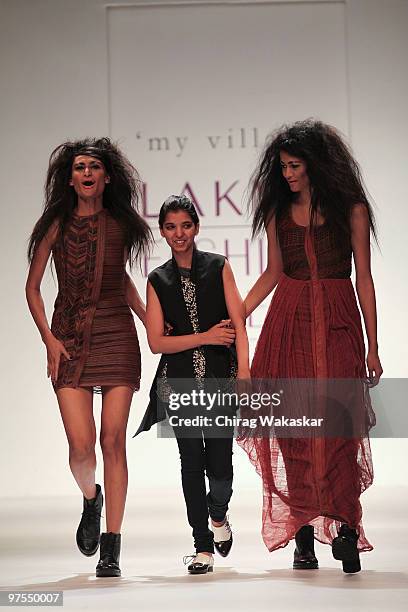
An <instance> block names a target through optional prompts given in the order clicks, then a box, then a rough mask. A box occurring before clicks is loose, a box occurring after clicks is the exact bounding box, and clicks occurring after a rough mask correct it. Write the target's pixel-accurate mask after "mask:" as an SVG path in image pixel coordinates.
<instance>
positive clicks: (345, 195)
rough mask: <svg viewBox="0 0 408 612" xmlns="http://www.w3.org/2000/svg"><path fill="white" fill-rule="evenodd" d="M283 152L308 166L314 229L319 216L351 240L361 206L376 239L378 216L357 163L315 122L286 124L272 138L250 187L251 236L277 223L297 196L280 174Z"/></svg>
mask: <svg viewBox="0 0 408 612" xmlns="http://www.w3.org/2000/svg"><path fill="white" fill-rule="evenodd" d="M281 151H285V152H286V153H288V154H289V155H293V156H294V157H299V158H301V159H302V160H303V161H304V162H305V163H306V172H307V175H308V178H309V182H310V189H311V224H312V225H313V224H314V223H315V220H316V215H317V213H318V212H320V214H321V215H322V216H323V217H324V218H325V221H326V222H327V223H328V224H329V225H330V226H331V227H332V228H333V229H335V230H337V232H338V235H339V237H340V236H343V237H345V236H348V237H350V234H351V229H350V216H351V211H352V208H353V206H354V205H355V204H358V203H360V204H364V205H365V206H366V208H367V213H368V217H369V222H370V229H371V232H372V234H373V236H374V238H375V240H376V241H377V231H376V226H375V218H374V213H373V210H372V207H371V205H370V203H369V201H368V196H367V193H366V189H365V188H364V186H363V180H362V177H361V173H360V168H359V166H358V163H357V162H356V160H355V159H354V157H353V155H352V153H351V151H350V149H349V147H348V146H347V145H346V143H345V142H344V140H343V139H342V137H341V136H340V134H339V132H338V131H337V130H336V129H335V128H334V127H332V126H330V125H327V124H325V123H322V122H321V121H315V120H313V119H307V120H305V121H297V122H296V123H294V124H292V125H283V126H282V127H281V128H279V129H278V130H277V131H276V132H274V133H273V134H271V136H270V137H269V139H268V141H267V144H266V147H265V150H264V153H263V155H262V157H261V160H260V163H259V165H258V167H257V168H256V170H255V172H254V174H253V176H252V179H251V183H250V200H249V207H250V208H251V209H252V212H253V215H254V216H253V222H252V235H253V237H254V236H256V235H257V234H259V233H260V232H261V231H262V230H263V229H264V228H265V227H266V226H267V225H268V223H269V221H270V220H271V219H272V218H273V217H275V219H276V224H278V222H279V220H280V219H281V218H282V216H283V215H285V214H286V212H287V210H288V208H289V206H290V204H291V203H292V202H293V201H294V200H295V198H296V194H293V193H292V192H291V190H290V187H289V185H288V183H287V181H286V180H285V178H284V177H283V175H282V168H281V164H280V155H279V154H280V152H281Z"/></svg>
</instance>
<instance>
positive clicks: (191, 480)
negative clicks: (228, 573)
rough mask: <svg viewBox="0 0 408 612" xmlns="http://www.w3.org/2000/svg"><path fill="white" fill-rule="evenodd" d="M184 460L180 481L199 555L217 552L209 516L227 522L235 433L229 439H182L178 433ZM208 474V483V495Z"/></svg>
mask: <svg viewBox="0 0 408 612" xmlns="http://www.w3.org/2000/svg"><path fill="white" fill-rule="evenodd" d="M175 433H176V437H177V444H178V447H179V451H180V460H181V481H182V485H183V493H184V499H185V502H186V506H187V518H188V522H189V524H190V526H191V527H192V529H193V538H194V547H195V549H196V552H197V553H198V552H214V535H213V532H212V531H210V530H209V528H208V516H211V518H212V519H213V520H214V521H216V522H221V521H223V520H224V518H225V515H226V514H227V510H228V502H229V500H230V499H231V495H232V477H233V469H232V432H231V437H228V438H210V437H209V438H206V437H205V432H204V435H203V437H202V438H185V437H180V434H179V433H178V432H177V431H176V432H175ZM205 473H206V474H207V477H208V482H209V489H210V490H209V493H208V495H207V494H206V487H205Z"/></svg>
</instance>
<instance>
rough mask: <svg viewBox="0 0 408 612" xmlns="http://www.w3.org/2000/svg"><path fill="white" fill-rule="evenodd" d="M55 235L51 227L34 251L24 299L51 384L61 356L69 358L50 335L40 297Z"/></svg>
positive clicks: (54, 379) (59, 343)
mask: <svg viewBox="0 0 408 612" xmlns="http://www.w3.org/2000/svg"><path fill="white" fill-rule="evenodd" d="M56 234H57V226H56V225H53V226H52V227H51V228H50V230H49V231H48V233H47V235H46V236H45V237H44V238H43V240H42V241H41V242H40V244H39V245H38V247H37V248H36V250H35V253H34V256H33V259H32V262H31V265H30V270H29V273H28V278H27V282H26V297H27V302H28V307H29V309H30V312H31V314H32V317H33V319H34V322H35V324H36V326H37V328H38V331H39V332H40V335H41V338H42V341H43V342H44V344H45V346H46V347H47V363H48V367H47V376H51V379H52V381H53V382H55V381H56V380H57V378H58V368H59V362H60V358H61V354H63V355H65V357H66V358H67V359H69V358H70V356H69V354H68V352H67V351H66V350H65V347H64V345H63V344H62V342H60V341H59V340H57V339H56V338H55V336H54V335H53V334H52V332H51V330H50V327H49V325H48V321H47V315H46V313H45V307H44V301H43V299H42V295H41V290H40V288H41V281H42V279H43V276H44V271H45V268H46V266H47V263H48V259H49V257H50V254H51V249H52V245H53V243H54V241H55V238H56Z"/></svg>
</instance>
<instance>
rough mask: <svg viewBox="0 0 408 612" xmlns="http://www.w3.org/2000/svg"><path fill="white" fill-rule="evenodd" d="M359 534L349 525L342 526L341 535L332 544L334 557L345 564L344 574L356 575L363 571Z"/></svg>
mask: <svg viewBox="0 0 408 612" xmlns="http://www.w3.org/2000/svg"><path fill="white" fill-rule="evenodd" d="M357 541H358V533H357V531H356V530H355V529H350V527H349V526H348V525H342V526H341V527H340V529H339V535H338V536H337V538H334V540H333V543H332V552H333V557H334V558H335V559H337V560H339V561H342V563H343V572H345V573H346V574H356V573H357V572H359V571H360V570H361V565H360V555H359V552H358V549H357Z"/></svg>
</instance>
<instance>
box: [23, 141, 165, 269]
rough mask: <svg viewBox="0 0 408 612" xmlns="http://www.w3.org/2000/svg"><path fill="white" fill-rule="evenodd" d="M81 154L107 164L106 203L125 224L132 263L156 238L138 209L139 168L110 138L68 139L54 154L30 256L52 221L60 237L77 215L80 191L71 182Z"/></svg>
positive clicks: (118, 219)
mask: <svg viewBox="0 0 408 612" xmlns="http://www.w3.org/2000/svg"><path fill="white" fill-rule="evenodd" d="M77 155H89V156H91V157H95V158H96V159H99V160H100V161H101V162H102V163H103V164H104V166H105V169H106V172H107V174H108V175H109V177H110V182H109V183H107V184H106V186H105V190H104V192H103V206H104V208H106V209H107V210H108V211H109V213H110V214H111V215H112V217H114V218H115V219H116V220H117V221H118V222H119V223H120V224H121V225H122V227H123V230H124V232H125V239H126V245H127V248H128V253H129V257H128V259H129V263H130V264H131V265H132V264H133V263H134V262H135V261H137V260H138V259H139V257H140V256H141V255H142V254H143V253H147V252H148V251H149V248H150V246H151V244H152V241H153V237H152V233H151V230H150V228H149V226H148V224H147V223H146V221H144V219H143V218H142V217H141V216H140V215H139V213H138V211H137V208H138V202H139V198H140V184H141V182H140V178H139V175H138V173H137V170H136V169H135V168H134V167H133V166H132V164H131V163H130V161H129V160H128V159H127V158H126V157H125V156H124V155H123V153H121V151H120V150H119V148H118V146H117V145H116V144H114V143H113V142H112V141H111V140H110V139H109V138H85V139H83V140H76V141H73V142H64V143H63V144H61V145H59V146H58V147H57V148H56V149H54V151H53V152H52V153H51V155H50V160H49V166H48V171H47V177H46V181H45V203H44V210H43V213H42V215H41V217H40V218H39V219H38V221H37V223H36V224H35V227H34V229H33V231H32V234H31V236H30V239H29V243H28V253H27V254H28V259H29V261H31V260H32V258H33V255H34V253H35V250H36V248H37V247H38V245H39V244H40V242H41V240H42V239H43V238H44V236H45V235H46V234H47V231H48V230H49V229H50V227H51V225H52V224H54V223H55V222H56V223H57V224H58V237H59V238H61V237H62V236H63V234H64V229H65V227H66V226H67V223H68V222H69V220H70V219H71V217H72V215H73V212H74V209H75V208H76V206H77V194H76V192H75V190H74V188H73V187H71V186H70V185H69V181H70V179H71V173H72V164H73V161H74V159H75V157H76V156H77ZM57 239H58V238H57Z"/></svg>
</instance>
